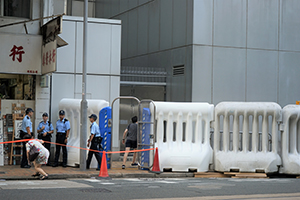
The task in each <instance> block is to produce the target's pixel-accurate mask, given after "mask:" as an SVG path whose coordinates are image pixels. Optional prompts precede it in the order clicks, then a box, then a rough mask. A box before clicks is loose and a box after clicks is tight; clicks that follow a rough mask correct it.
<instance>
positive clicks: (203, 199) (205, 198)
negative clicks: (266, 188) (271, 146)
mask: <svg viewBox="0 0 300 200" xmlns="http://www.w3.org/2000/svg"><path fill="white" fill-rule="evenodd" d="M161 199H163V200H210V199H211V200H218V199H219V200H224V199H230V200H232V199H245V200H256V199H278V200H279V199H280V200H282V199H291V200H294V199H300V193H282V194H253V195H228V196H203V197H179V198H174V197H172V198H157V199H155V198H151V199H135V200H161Z"/></svg>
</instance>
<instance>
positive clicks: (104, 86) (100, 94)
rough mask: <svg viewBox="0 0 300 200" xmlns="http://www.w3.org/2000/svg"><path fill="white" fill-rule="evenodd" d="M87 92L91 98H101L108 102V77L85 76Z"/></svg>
mask: <svg viewBox="0 0 300 200" xmlns="http://www.w3.org/2000/svg"><path fill="white" fill-rule="evenodd" d="M87 86H88V87H87V93H90V94H91V97H92V99H103V100H106V101H108V102H109V97H110V78H109V76H93V75H88V76H87Z"/></svg>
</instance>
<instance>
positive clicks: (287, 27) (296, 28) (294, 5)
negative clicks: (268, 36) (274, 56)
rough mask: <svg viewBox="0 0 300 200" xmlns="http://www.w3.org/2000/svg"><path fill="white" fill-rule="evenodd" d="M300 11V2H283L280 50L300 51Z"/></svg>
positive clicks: (287, 0) (284, 0)
mask: <svg viewBox="0 0 300 200" xmlns="http://www.w3.org/2000/svg"><path fill="white" fill-rule="evenodd" d="M299 10H300V1H299V0H281V10H280V13H281V16H280V17H281V19H280V33H279V36H280V42H279V45H280V46H279V48H280V50H290V51H300V34H299V33H300V20H299V19H300V12H299Z"/></svg>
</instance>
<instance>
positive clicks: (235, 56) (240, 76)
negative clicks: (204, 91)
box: [213, 47, 246, 104]
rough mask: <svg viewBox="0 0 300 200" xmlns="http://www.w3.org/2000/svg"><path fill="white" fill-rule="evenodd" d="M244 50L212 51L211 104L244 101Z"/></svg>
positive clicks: (219, 49)
mask: <svg viewBox="0 0 300 200" xmlns="http://www.w3.org/2000/svg"><path fill="white" fill-rule="evenodd" d="M245 66H246V50H245V49H236V48H219V47H214V49H213V88H214V90H213V104H217V103H219V102H220V101H245V84H246V83H245V70H246V69H245Z"/></svg>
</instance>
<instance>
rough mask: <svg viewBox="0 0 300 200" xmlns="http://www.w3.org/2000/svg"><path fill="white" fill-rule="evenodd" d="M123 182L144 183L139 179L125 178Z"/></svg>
mask: <svg viewBox="0 0 300 200" xmlns="http://www.w3.org/2000/svg"><path fill="white" fill-rule="evenodd" d="M123 180H125V181H133V182H140V181H142V180H141V179H137V178H125V179H123Z"/></svg>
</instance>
